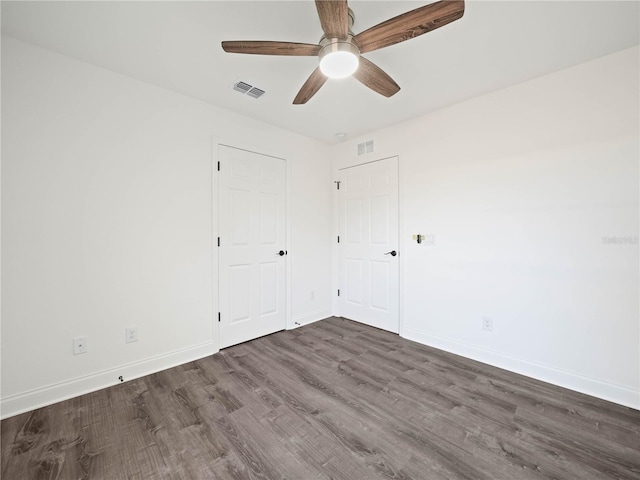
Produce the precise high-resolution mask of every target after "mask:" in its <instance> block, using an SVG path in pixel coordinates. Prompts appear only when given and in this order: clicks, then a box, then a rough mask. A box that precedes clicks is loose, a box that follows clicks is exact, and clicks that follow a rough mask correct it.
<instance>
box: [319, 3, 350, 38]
mask: <svg viewBox="0 0 640 480" xmlns="http://www.w3.org/2000/svg"><path fill="white" fill-rule="evenodd" d="M316 9H317V10H318V16H319V17H320V25H322V31H323V32H324V34H325V35H326V36H327V37H329V38H341V39H346V38H347V36H348V35H349V7H347V0H316Z"/></svg>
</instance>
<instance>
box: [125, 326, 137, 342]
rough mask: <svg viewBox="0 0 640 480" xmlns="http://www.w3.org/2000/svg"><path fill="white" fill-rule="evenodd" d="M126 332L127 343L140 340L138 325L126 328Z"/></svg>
mask: <svg viewBox="0 0 640 480" xmlns="http://www.w3.org/2000/svg"><path fill="white" fill-rule="evenodd" d="M124 334H125V342H126V343H134V342H137V341H138V327H128V328H125V330H124Z"/></svg>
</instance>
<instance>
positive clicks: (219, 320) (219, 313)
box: [218, 312, 220, 322]
mask: <svg viewBox="0 0 640 480" xmlns="http://www.w3.org/2000/svg"><path fill="white" fill-rule="evenodd" d="M219 321H220V312H218V322H219Z"/></svg>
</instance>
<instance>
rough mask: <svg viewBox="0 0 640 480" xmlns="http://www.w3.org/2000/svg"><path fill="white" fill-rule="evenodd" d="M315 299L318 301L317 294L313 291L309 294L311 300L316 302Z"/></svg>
mask: <svg viewBox="0 0 640 480" xmlns="http://www.w3.org/2000/svg"><path fill="white" fill-rule="evenodd" d="M315 299H316V292H314V291H313V290H311V293H309V300H315Z"/></svg>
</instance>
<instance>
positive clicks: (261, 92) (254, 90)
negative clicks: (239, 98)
mask: <svg viewBox="0 0 640 480" xmlns="http://www.w3.org/2000/svg"><path fill="white" fill-rule="evenodd" d="M247 95H249V96H250V97H253V98H260V97H261V96H262V95H264V90H260V89H259V88H257V87H253V88H252V89H251V90H249V91H248V92H247Z"/></svg>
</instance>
